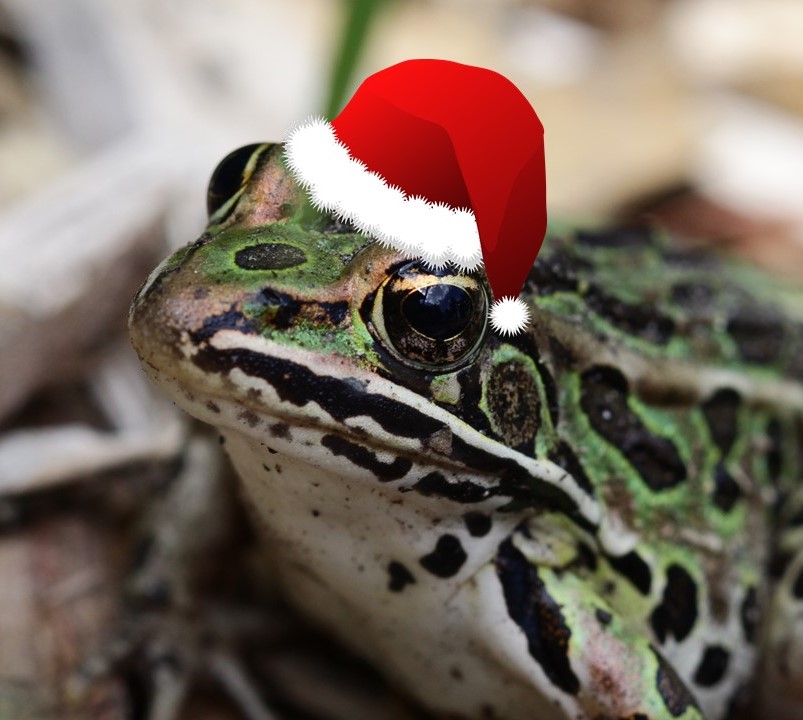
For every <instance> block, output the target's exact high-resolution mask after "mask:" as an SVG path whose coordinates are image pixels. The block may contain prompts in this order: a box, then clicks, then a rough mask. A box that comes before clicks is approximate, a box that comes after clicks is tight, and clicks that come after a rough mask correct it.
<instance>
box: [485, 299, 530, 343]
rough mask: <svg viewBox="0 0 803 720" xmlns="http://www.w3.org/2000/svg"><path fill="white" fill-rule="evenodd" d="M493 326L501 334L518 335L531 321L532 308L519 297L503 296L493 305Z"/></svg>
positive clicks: (491, 317)
mask: <svg viewBox="0 0 803 720" xmlns="http://www.w3.org/2000/svg"><path fill="white" fill-rule="evenodd" d="M490 319H491V327H492V328H493V329H494V330H496V332H498V333H499V334H500V335H518V334H519V333H520V332H521V331H522V330H524V328H525V327H527V324H528V323H529V322H530V309H529V308H528V307H527V304H526V303H525V302H524V301H523V300H522V299H521V298H517V297H512V296H508V297H503V298H501V299H499V300H497V301H496V302H494V304H493V305H492V306H491V314H490Z"/></svg>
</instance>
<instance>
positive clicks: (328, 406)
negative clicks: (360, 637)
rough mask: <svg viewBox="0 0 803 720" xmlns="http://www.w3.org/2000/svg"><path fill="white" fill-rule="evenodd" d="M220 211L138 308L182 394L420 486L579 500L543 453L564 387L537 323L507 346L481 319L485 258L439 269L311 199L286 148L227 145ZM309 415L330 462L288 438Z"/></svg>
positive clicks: (462, 493) (196, 405)
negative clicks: (541, 346) (552, 380)
mask: <svg viewBox="0 0 803 720" xmlns="http://www.w3.org/2000/svg"><path fill="white" fill-rule="evenodd" d="M209 210H210V214H211V216H210V225H209V227H208V229H207V231H206V232H205V233H204V234H203V235H202V237H201V238H200V239H199V240H198V241H196V242H195V243H193V244H192V245H190V246H188V247H186V248H184V249H182V250H180V251H179V252H177V253H176V254H175V255H174V256H173V257H171V258H169V259H168V260H166V261H165V262H164V263H163V264H162V265H161V266H160V267H159V268H157V269H156V270H155V271H154V272H153V274H152V275H151V277H150V278H149V280H148V281H147V283H146V284H145V285H144V286H143V288H142V289H141V291H140V292H139V294H138V296H137V298H136V300H135V302H134V305H133V307H132V311H131V319H130V325H131V337H132V340H133V343H134V346H135V348H136V349H137V352H138V353H139V354H140V357H141V358H142V361H143V363H144V365H145V367H146V369H148V371H149V373H150V374H151V376H152V377H153V378H154V379H155V380H156V382H157V384H159V385H160V386H161V387H162V388H163V389H164V390H166V391H167V392H168V394H170V395H171V396H172V397H173V398H174V399H175V400H176V402H177V403H178V404H179V405H181V406H182V407H183V408H185V409H186V410H188V411H189V412H190V413H191V414H193V415H195V416H198V417H200V418H201V419H202V420H204V421H207V422H210V423H212V424H214V425H217V426H219V427H222V428H224V429H228V430H230V431H235V432H239V433H242V434H245V435H247V436H249V437H250V438H252V439H258V440H259V441H260V442H263V443H265V444H268V445H269V446H271V447H276V448H278V449H279V450H280V452H283V453H288V454H295V455H296V457H297V458H306V457H311V458H313V459H314V460H316V461H317V462H320V463H324V464H326V463H328V462H332V456H335V457H337V458H338V462H339V461H340V459H342V460H343V461H344V462H351V464H352V465H353V466H354V467H353V470H354V472H355V473H356V474H360V473H362V474H369V475H373V476H374V477H375V478H378V479H379V481H381V482H385V483H387V482H389V481H400V483H401V484H406V485H409V486H410V487H411V488H412V487H415V486H416V485H417V484H418V488H419V489H420V490H421V491H422V492H424V494H426V492H430V493H432V494H438V493H446V494H451V495H454V496H455V497H459V498H465V499H467V500H469V501H477V502H479V501H481V500H485V499H487V498H489V497H492V496H494V495H498V496H499V504H500V505H501V504H504V503H506V502H510V501H511V499H515V498H518V499H519V500H520V501H529V500H531V499H532V497H525V496H531V495H532V493H540V494H543V495H545V496H548V497H549V498H551V500H554V501H555V502H556V503H557V504H564V505H565V504H568V505H577V504H578V502H577V500H575V499H570V497H569V496H571V495H575V496H576V497H577V498H580V497H581V495H582V494H581V493H580V492H579V491H577V489H576V488H571V487H570V488H568V491H569V496H567V495H566V494H565V489H564V488H562V487H561V488H560V489H558V486H559V485H560V483H561V482H567V483H570V482H571V480H570V479H569V480H565V481H564V480H562V478H563V477H564V476H565V475H566V474H565V473H563V472H562V471H560V469H559V468H557V467H555V466H551V464H549V463H543V464H539V463H538V461H536V460H535V459H534V458H535V454H536V453H535V448H536V436H537V434H538V431H539V428H541V427H542V426H546V427H549V426H550V424H551V422H552V418H551V410H554V408H551V407H550V406H551V405H554V391H553V390H552V389H551V388H549V387H547V381H546V380H544V379H543V377H542V370H543V368H541V369H539V367H537V365H536V361H535V360H534V359H533V358H535V357H537V353H536V352H534V347H532V343H533V342H534V341H533V339H532V338H531V337H530V336H527V335H524V336H520V337H519V338H517V339H516V341H515V343H516V344H515V345H514V344H511V343H507V342H502V341H501V340H500V339H499V338H498V337H497V336H495V335H494V333H493V332H492V331H490V330H489V328H488V327H487V309H488V304H489V289H488V284H487V280H486V278H485V274H484V272H483V271H482V270H480V271H477V272H474V273H471V274H461V273H458V272H457V271H453V270H449V269H447V270H443V271H432V270H430V269H427V268H426V267H424V266H423V265H422V264H421V263H420V262H417V261H414V260H410V259H409V258H406V257H404V256H403V255H401V254H399V253H398V252H396V251H395V250H390V249H387V248H384V247H382V246H381V245H380V244H378V243H376V242H375V241H372V240H370V239H368V238H366V237H364V236H363V235H360V234H358V233H355V232H354V231H353V230H352V229H351V228H349V227H345V226H343V225H342V224H340V223H338V222H337V221H335V220H332V219H331V218H326V217H321V216H320V215H318V214H316V213H311V212H310V211H309V208H307V209H306V210H305V209H304V203H303V193H302V192H301V191H300V189H299V188H298V187H297V186H296V185H295V183H294V182H293V181H292V179H291V178H290V176H289V175H288V173H287V172H286V171H285V169H284V167H283V165H282V161H281V147H280V146H270V145H261V146H252V147H250V148H247V149H243V150H242V151H238V152H236V153H233V154H232V155H230V156H229V157H228V158H226V160H224V161H223V162H222V163H221V165H220V166H219V167H218V169H217V170H216V171H215V173H214V175H213V177H212V180H211V184H210V192H209ZM550 392H552V393H553V395H552V396H551V397H550ZM299 427H301V428H305V429H306V430H307V431H309V430H310V429H311V428H312V429H314V430H315V431H316V432H317V435H316V441H317V442H316V443H315V444H317V445H318V449H317V452H318V453H319V454H320V447H323V448H327V453H328V458H323V459H322V458H316V457H313V456H315V452H316V451H313V450H311V449H310V447H309V445H310V443H307V447H302V446H300V444H299V443H293V442H292V436H293V429H294V428H299ZM388 458H390V459H389V460H388ZM438 468H440V469H438ZM414 469H418V472H413V471H414ZM536 476H539V477H536ZM427 477H428V478H429V479H428V480H426V482H424V484H423V485H422V484H421V483H422V482H423V480H422V478H424V479H426V478H427ZM447 477H448V478H449V480H447V479H446V478H447ZM469 478H471V479H470V480H469ZM477 478H485V480H486V481H487V483H486V482H485V481H483V482H479V481H478V480H477ZM460 483H462V484H460ZM503 496H504V497H503ZM539 499H541V498H540V496H539Z"/></svg>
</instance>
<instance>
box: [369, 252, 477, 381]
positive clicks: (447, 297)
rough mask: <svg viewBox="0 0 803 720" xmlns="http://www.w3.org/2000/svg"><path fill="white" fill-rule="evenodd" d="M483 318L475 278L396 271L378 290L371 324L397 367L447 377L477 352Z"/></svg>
mask: <svg viewBox="0 0 803 720" xmlns="http://www.w3.org/2000/svg"><path fill="white" fill-rule="evenodd" d="M487 314H488V296H487V292H486V290H485V286H484V285H483V284H482V283H481V282H480V280H479V279H478V278H477V277H476V276H474V275H463V274H459V273H456V272H453V271H451V270H442V271H431V270H427V269H426V268H425V267H423V265H422V264H421V263H420V262H417V261H416V262H409V263H406V264H405V265H403V266H401V267H400V268H398V269H397V270H396V272H395V273H394V274H393V275H391V276H390V277H389V278H388V279H387V280H386V281H385V282H384V283H383V284H382V286H381V287H380V289H379V292H378V293H377V296H376V299H375V302H374V308H373V313H372V316H373V317H372V319H373V324H374V327H375V329H376V331H377V334H378V335H379V337H380V339H381V340H382V341H383V343H384V344H385V345H386V346H387V347H388V349H389V350H390V351H391V353H392V354H393V355H394V356H396V357H397V358H398V359H400V360H401V361H402V362H404V363H405V364H408V365H413V366H414V367H419V368H424V369H427V370H437V371H443V372H445V371H447V370H452V369H454V368H455V367H456V366H457V365H459V364H461V363H462V362H463V361H466V360H468V359H469V358H470V356H471V355H472V352H473V351H474V350H475V349H476V348H477V347H478V346H479V344H480V342H481V340H482V338H483V336H484V334H485V327H486V322H487Z"/></svg>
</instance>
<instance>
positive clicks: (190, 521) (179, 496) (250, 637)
mask: <svg viewBox="0 0 803 720" xmlns="http://www.w3.org/2000/svg"><path fill="white" fill-rule="evenodd" d="M228 473H229V474H230V470H228ZM233 490H234V483H233V478H231V477H229V476H228V475H227V466H226V465H225V461H224V459H223V456H222V453H221V451H220V450H219V448H218V443H217V442H216V441H215V440H214V439H213V438H210V437H208V436H207V435H203V434H200V433H198V434H196V435H195V436H194V437H193V438H191V439H190V441H189V442H188V445H187V447H186V449H185V451H184V454H183V458H182V467H181V471H180V472H179V473H178V475H177V477H176V478H175V479H174V480H173V482H172V483H171V485H170V486H169V487H168V488H167V489H166V492H165V494H164V495H163V496H161V497H159V498H158V499H156V500H155V501H154V503H153V505H152V506H151V508H150V509H149V512H148V513H147V515H146V517H145V518H144V522H143V527H142V532H141V541H140V543H139V547H138V550H137V551H136V552H135V555H136V558H135V563H134V567H133V568H132V569H131V571H130V575H129V578H128V582H127V587H126V593H125V595H126V597H125V600H126V603H125V606H126V607H125V613H124V617H123V622H122V625H121V627H120V628H119V629H118V632H117V635H116V637H115V638H114V640H113V641H112V642H110V643H109V645H108V646H107V647H106V648H104V649H103V651H102V652H101V654H100V655H98V656H95V657H93V658H90V659H89V660H87V662H86V663H85V665H84V668H83V671H82V675H81V676H80V677H78V678H75V680H74V686H73V687H72V688H71V690H72V691H73V694H75V695H77V696H79V697H80V695H81V691H82V690H83V689H84V688H85V687H86V686H87V685H88V684H89V683H90V682H91V681H92V680H94V679H95V678H97V677H99V676H102V675H105V674H108V673H110V672H112V671H114V670H116V669H118V668H120V669H122V668H131V669H132V670H133V671H134V673H135V674H136V675H138V676H141V677H140V678H139V679H140V680H141V681H143V682H144V685H145V686H146V687H148V689H149V692H148V695H149V698H148V705H149V710H148V712H149V715H148V717H151V718H160V719H162V720H174V719H175V718H178V717H180V716H181V712H182V707H183V706H184V705H185V701H186V700H187V699H188V697H189V696H191V695H192V694H193V691H194V690H195V689H196V688H197V686H198V685H199V683H200V681H201V680H203V679H207V678H211V679H213V681H214V682H216V683H217V684H218V685H219V686H220V687H222V689H223V690H224V691H225V692H226V693H227V694H228V695H229V696H230V698H231V699H232V701H233V702H234V704H235V705H237V706H238V707H239V708H240V710H241V712H242V714H243V717H247V718H249V720H270V718H271V717H272V715H271V714H270V713H269V712H268V710H267V708H266V707H265V705H264V703H263V700H262V699H261V698H260V695H259V692H258V691H257V689H256V683H255V682H254V681H253V680H252V679H251V678H250V675H249V673H248V672H247V671H246V670H245V666H244V664H243V663H242V662H241V660H240V657H239V655H238V652H239V651H240V650H241V649H242V648H244V647H245V646H247V645H249V643H253V642H254V640H255V639H256V638H258V637H263V636H264V631H265V623H264V622H262V621H261V618H258V617H256V616H255V614H254V613H253V612H249V611H248V610H247V609H246V608H245V607H243V606H242V605H241V604H239V603H236V602H231V601H229V600H228V598H227V592H226V591H227V589H228V588H229V586H230V585H232V584H234V582H236V581H237V580H238V579H239V578H236V577H231V576H232V572H231V570H232V568H234V566H235V565H236V563H232V562H231V561H230V559H229V558H230V557H231V555H232V550H233V549H235V545H234V543H235V541H236V540H237V539H238V535H239V534H240V533H238V532H237V531H238V519H240V518H239V513H238V507H237V505H236V499H235V496H234V492H233ZM234 569H236V568H234ZM104 651H105V652H104Z"/></svg>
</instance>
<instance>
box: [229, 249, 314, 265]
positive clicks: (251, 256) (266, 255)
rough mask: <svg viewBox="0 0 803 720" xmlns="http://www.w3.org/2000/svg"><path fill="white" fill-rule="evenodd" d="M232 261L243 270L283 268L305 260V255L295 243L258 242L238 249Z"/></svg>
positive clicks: (299, 263) (300, 263)
mask: <svg viewBox="0 0 803 720" xmlns="http://www.w3.org/2000/svg"><path fill="white" fill-rule="evenodd" d="M234 262H235V263H237V266H238V267H240V268H242V269H243V270H285V269H286V268H291V267H296V266H297V265H302V264H303V263H305V262H307V256H306V254H305V253H304V251H303V250H301V249H300V248H297V247H295V245H287V244H286V243H260V244H259V245H249V246H248V247H245V248H242V249H241V250H238V251H237V253H236V254H235V256H234Z"/></svg>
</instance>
